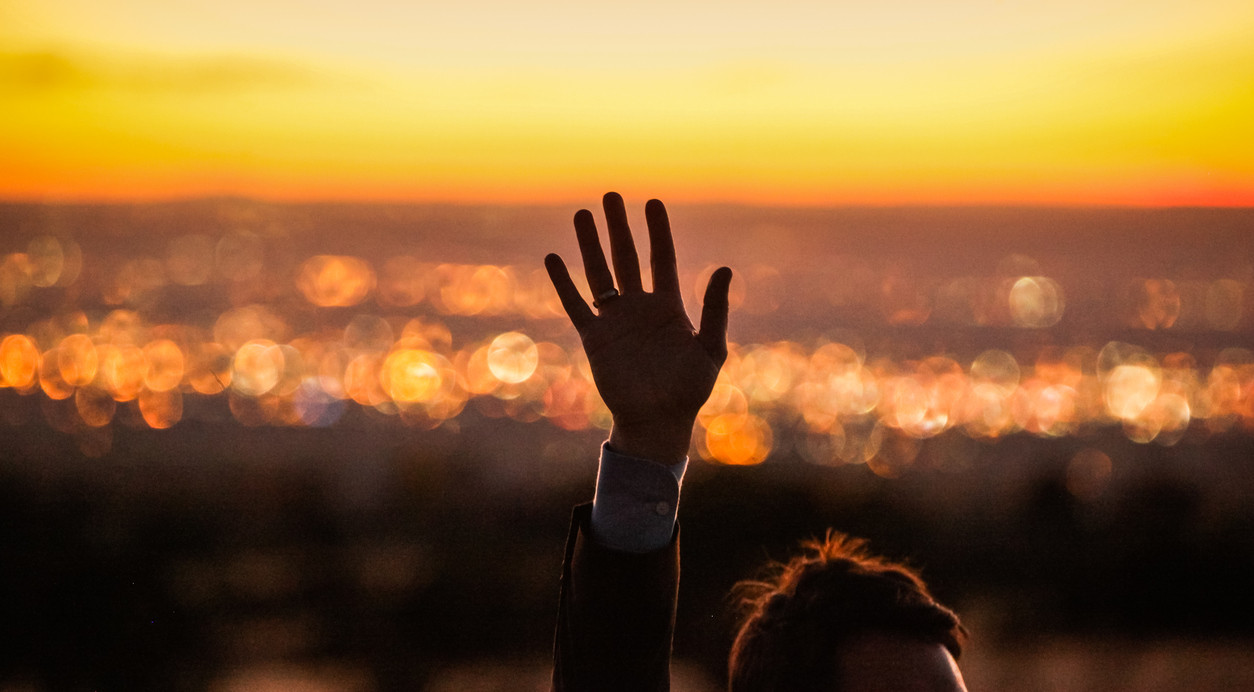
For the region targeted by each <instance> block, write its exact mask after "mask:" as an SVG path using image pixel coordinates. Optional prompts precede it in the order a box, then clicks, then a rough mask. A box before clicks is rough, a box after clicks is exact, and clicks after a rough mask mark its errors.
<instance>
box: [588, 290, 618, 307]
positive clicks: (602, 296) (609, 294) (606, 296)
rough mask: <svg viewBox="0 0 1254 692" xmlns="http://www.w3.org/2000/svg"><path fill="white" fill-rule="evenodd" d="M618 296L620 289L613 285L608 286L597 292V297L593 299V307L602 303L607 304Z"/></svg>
mask: <svg viewBox="0 0 1254 692" xmlns="http://www.w3.org/2000/svg"><path fill="white" fill-rule="evenodd" d="M617 297H618V289H617V288H612V287H611V288H608V289H606V290H604V291H601V292H600V293H598V294H597V296H596V298H595V299H593V301H592V307H594V308H599V307H601V306H602V305H605V304H606V303H608V302H609V301H611V300H614V299H615V298H617Z"/></svg>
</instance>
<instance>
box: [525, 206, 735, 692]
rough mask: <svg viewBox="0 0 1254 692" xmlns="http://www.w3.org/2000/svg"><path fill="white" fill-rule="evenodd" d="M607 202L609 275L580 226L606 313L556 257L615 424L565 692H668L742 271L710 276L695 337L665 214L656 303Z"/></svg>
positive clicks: (593, 511) (656, 226) (552, 263)
mask: <svg viewBox="0 0 1254 692" xmlns="http://www.w3.org/2000/svg"><path fill="white" fill-rule="evenodd" d="M603 202H604V208H605V216H606V223H607V227H608V234H609V240H610V255H611V260H612V263H613V267H614V271H613V273H612V274H611V272H610V266H609V263H607V262H606V258H605V254H604V252H603V250H602V248H601V242H600V239H599V238H598V236H597V230H596V224H595V222H594V220H593V216H592V214H591V212H589V211H587V210H581V211H579V212H578V213H577V214H576V215H575V233H576V236H577V238H578V240H579V249H580V254H581V256H582V258H583V264H584V271H585V275H586V276H587V279H588V285H589V288H590V289H591V291H592V294H593V298H594V301H593V307H595V308H596V311H595V312H594V310H593V307H589V305H588V303H587V302H585V300H584V298H583V297H582V296H581V295H580V294H579V291H578V290H577V289H576V288H575V285H574V282H572V281H571V278H570V274H569V272H568V270H567V268H566V265H565V263H564V262H563V261H562V259H561V258H560V257H558V256H557V255H549V256H548V257H546V258H545V266H546V267H547V269H548V271H549V276H550V278H551V279H552V280H553V285H554V287H555V288H556V289H557V293H558V296H559V297H560V298H561V301H562V305H563V307H564V308H565V309H566V313H567V315H568V316H569V317H570V320H571V322H572V323H573V324H574V326H575V328H576V330H578V332H579V336H580V339H581V340H582V342H583V347H584V351H585V352H586V353H587V356H588V362H589V364H590V366H591V368H592V376H593V380H594V381H595V383H596V386H597V389H598V391H599V392H600V394H601V398H602V399H603V400H604V401H605V403H606V406H607V407H608V408H609V410H610V413H611V414H612V416H613V422H614V425H613V429H612V431H611V433H610V438H609V441H608V442H607V445H606V448H605V449H604V450H603V453H602V463H601V468H600V471H599V474H598V482H597V497H596V500H595V503H594V505H592V506H587V505H585V506H583V507H580V508H577V509H576V512H575V517H574V518H573V520H572V524H571V533H570V537H569V540H568V542H567V552H566V562H565V565H564V567H563V575H562V600H561V609H560V612H559V621H558V627H557V638H556V643H555V651H554V662H555V667H554V688H555V689H557V690H562V691H573V690H633V691H637V690H666V689H669V666H670V647H671V634H672V630H673V627H674V616H675V594H676V592H677V588H678V579H679V561H678V530H677V529H676V528H675V527H674V516H675V510H676V506H677V504H678V499H679V482H680V479H681V478H682V475H683V465H684V464H685V463H686V460H687V452H688V447H689V444H690V443H691V438H692V429H693V424H694V423H695V421H696V415H697V411H698V410H699V409H700V408H701V406H702V405H703V404H704V403H705V401H706V399H707V398H709V395H710V391H711V389H712V388H713V386H714V382H715V379H716V378H717V376H718V371H719V368H720V367H722V364H723V361H724V360H725V359H726V357H727V337H726V331H727V292H728V286H729V284H730V281H731V270H730V269H727V268H726V267H723V268H721V269H719V270H718V271H716V272H714V274H713V276H711V278H710V283H709V285H708V286H707V287H706V292H705V301H704V302H705V304H704V306H703V310H702V314H701V329H700V331H697V330H695V329H694V328H693V325H692V323H691V322H690V321H689V320H688V315H687V313H686V312H685V310H684V304H683V297H682V295H681V292H680V288H679V272H678V269H677V267H676V263H675V248H674V243H673V241H672V238H671V232H670V222H669V220H668V218H667V215H666V208H665V207H664V206H663V205H662V203H661V202H659V201H657V200H652V201H650V202H649V203H648V204H647V205H646V207H645V215H646V219H647V222H648V228H649V241H650V260H651V266H652V276H653V286H652V289H653V290H652V291H651V292H645V290H644V288H643V282H642V280H641V276H640V264H639V259H638V256H637V254H636V247H635V243H634V241H633V240H632V237H631V231H630V229H629V228H628V226H627V213H626V210H625V208H624V206H623V200H622V198H621V197H619V196H618V195H617V194H615V193H609V194H607V195H605V198H604V200H603ZM615 278H617V286H616V285H615V284H616V282H615ZM616 293H617V295H616ZM668 539H669V540H668Z"/></svg>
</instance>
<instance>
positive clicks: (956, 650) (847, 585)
mask: <svg viewBox="0 0 1254 692" xmlns="http://www.w3.org/2000/svg"><path fill="white" fill-rule="evenodd" d="M802 549H803V552H802V553H801V554H800V555H798V556H796V557H794V558H793V559H792V560H790V561H789V562H787V563H775V564H773V565H770V566H769V567H768V568H767V576H766V577H765V578H763V579H762V580H755V581H744V582H741V583H739V584H737V585H736V587H735V589H734V590H733V592H732V594H733V597H734V598H736V599H737V600H738V601H739V605H740V607H741V609H742V612H743V621H742V623H741V625H740V630H739V632H738V633H737V635H736V640H735V642H734V643H733V644H732V649H731V656H730V658H729V660H728V673H729V682H730V687H729V689H730V690H731V691H732V692H783V691H785V690H789V691H791V690H808V689H827V690H830V689H834V688H835V685H836V681H835V680H834V679H833V677H834V676H835V671H836V666H835V664H834V657H835V655H836V652H837V650H838V647H839V645H840V644H841V642H842V641H844V640H846V639H847V638H848V637H850V636H853V635H857V634H861V633H871V632H874V633H886V634H901V635H905V636H909V637H914V638H917V639H920V640H922V641H924V642H926V643H935V644H941V645H943V646H944V647H945V648H946V649H948V650H949V652H950V653H951V654H953V656H954V658H955V659H956V658H958V657H959V656H961V655H962V643H963V641H965V640H966V637H967V632H966V629H965V628H963V626H962V624H961V623H960V622H959V620H958V616H957V615H955V614H954V612H953V611H951V610H950V609H948V608H946V607H945V606H943V605H941V604H939V603H937V602H936V600H935V599H933V598H932V594H931V593H930V592H929V591H928V589H927V585H926V584H924V583H923V580H922V578H920V577H919V575H918V573H917V572H915V571H914V570H913V569H911V568H910V567H907V566H906V565H904V564H901V563H897V562H892V561H890V560H887V559H884V558H881V557H877V556H875V555H872V554H871V553H870V552H869V551H868V549H867V544H866V541H864V540H861V539H856V538H850V537H848V536H845V535H843V534H839V533H835V532H832V531H830V530H829V531H828V532H827V535H826V536H825V537H824V539H823V540H818V539H812V540H809V541H806V542H804V543H802Z"/></svg>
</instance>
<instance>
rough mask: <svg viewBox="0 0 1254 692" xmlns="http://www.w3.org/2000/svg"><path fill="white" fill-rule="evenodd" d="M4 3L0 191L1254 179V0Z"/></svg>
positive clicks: (985, 200) (849, 197)
mask: <svg viewBox="0 0 1254 692" xmlns="http://www.w3.org/2000/svg"><path fill="white" fill-rule="evenodd" d="M1247 5H1248V3H1239V2H1227V1H1224V0H1212V1H1210V2H1206V3H1201V4H1198V3H1193V4H1185V3H1180V2H1168V1H1165V0H1159V1H1157V2H1142V3H1105V5H1104V6H1102V7H1096V6H1094V3H1091V2H1089V3H1083V2H1078V1H1067V2H1059V3H1053V4H1051V5H1050V7H1049V8H1047V9H1046V8H1039V7H1035V8H1027V7H1016V6H1014V5H1013V4H1010V5H1009V6H1008V4H1007V3H1004V2H998V1H997V0H962V1H961V2H955V3H950V4H947V5H946V6H945V7H943V8H942V7H938V6H933V5H932V4H929V3H923V2H917V1H916V2H906V1H904V0H903V1H898V2H889V3H885V4H882V5H879V6H877V7H875V8H870V7H862V8H839V7H826V8H815V7H810V6H809V5H808V3H801V2H787V1H785V2H779V3H774V4H773V5H772V6H771V8H770V11H769V12H763V11H757V10H756V9H755V8H753V7H752V6H750V5H748V4H746V3H739V4H737V3H731V4H728V5H724V6H721V7H720V9H719V10H717V13H715V11H714V10H712V9H709V8H707V6H704V5H702V4H700V3H686V4H685V3H679V4H677V5H669V4H668V5H665V6H664V5H662V4H661V3H656V2H646V3H644V4H641V5H639V6H636V7H633V9H632V10H631V14H623V13H617V14H616V13H611V12H609V11H605V10H599V9H597V8H590V7H586V6H583V5H579V4H576V3H573V2H549V3H545V4H542V5H539V6H530V7H526V8H524V7H521V6H515V5H507V4H496V3H491V2H473V3H469V4H467V5H464V6H460V7H458V8H452V7H443V8H416V7H413V6H403V5H399V4H396V5H393V4H391V3H386V2H379V1H377V0H376V1H375V2H369V1H365V2H359V3H357V4H355V5H354V6H353V7H352V8H346V7H340V8H330V9H328V8H320V9H309V8H303V7H295V6H293V5H289V4H288V3H285V2H280V1H278V0H269V1H263V2H252V3H247V4H246V3H243V2H239V1H238V0H230V1H226V2H223V3H217V4H215V5H214V6H213V7H212V8H206V7H195V6H191V5H188V6H184V5H180V4H178V3H161V2H156V0H126V2H121V3H112V4H110V6H109V7H108V8H104V7H102V6H99V4H98V3H97V4H92V3H86V2H82V1H81V0H55V1H49V2H41V3H34V2H26V1H24V2H18V3H14V4H11V5H10V6H9V7H6V8H4V9H0V26H3V27H4V28H0V46H3V48H0V94H3V97H4V101H5V103H6V126H5V127H4V128H3V129H0V159H3V160H4V161H5V165H4V166H3V167H0V199H5V200H23V201H28V200H34V201H128V200H160V199H170V198H190V197H205V196H226V195H230V196H246V197H254V198H262V199H273V200H299V201H312V200H343V201H414V202H534V203H567V202H571V201H576V200H577V201H581V202H583V203H586V202H587V200H588V199H595V198H596V196H597V195H599V194H600V193H601V192H603V191H604V190H606V189H617V190H620V191H622V192H624V193H625V194H627V195H629V196H633V197H643V196H657V197H662V198H664V199H667V200H668V201H675V202H744V203H755V204H778V205H807V206H812V205H846V204H870V205H897V204H954V205H967V204H1034V205H1134V206H1173V205H1201V206H1248V205H1254V138H1251V137H1250V136H1249V123H1251V122H1254V44H1251V43H1250V41H1249V40H1248V36H1249V35H1251V34H1252V32H1254V6H1247Z"/></svg>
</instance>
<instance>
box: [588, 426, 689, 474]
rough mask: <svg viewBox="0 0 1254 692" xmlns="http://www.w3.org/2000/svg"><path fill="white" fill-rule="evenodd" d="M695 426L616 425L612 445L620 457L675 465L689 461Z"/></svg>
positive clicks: (610, 442) (612, 433) (610, 440)
mask: <svg viewBox="0 0 1254 692" xmlns="http://www.w3.org/2000/svg"><path fill="white" fill-rule="evenodd" d="M695 422H696V421H681V422H653V423H638V424H627V423H621V422H619V421H614V427H613V428H612V429H611V430H610V439H609V444H610V447H612V448H613V449H614V451H616V452H618V453H619V454H623V455H626V456H631V457H637V458H640V459H649V460H650V461H656V462H659V463H663V464H675V463H678V462H681V461H683V460H684V459H686V458H687V457H688V448H689V446H691V444H692V427H693V425H694V424H695Z"/></svg>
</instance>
